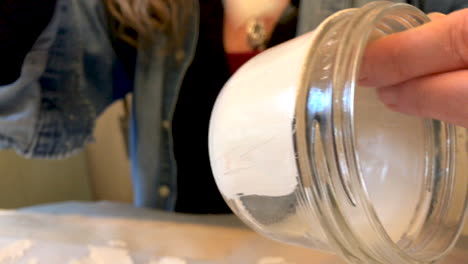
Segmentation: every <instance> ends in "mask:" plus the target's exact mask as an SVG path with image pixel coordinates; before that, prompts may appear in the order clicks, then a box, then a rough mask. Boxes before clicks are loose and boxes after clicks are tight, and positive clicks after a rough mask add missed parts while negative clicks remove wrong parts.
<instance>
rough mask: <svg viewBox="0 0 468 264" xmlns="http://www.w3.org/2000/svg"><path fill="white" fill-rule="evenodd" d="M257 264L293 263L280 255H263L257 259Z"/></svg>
mask: <svg viewBox="0 0 468 264" xmlns="http://www.w3.org/2000/svg"><path fill="white" fill-rule="evenodd" d="M257 264H294V263H291V262H287V261H286V260H285V259H284V258H282V257H264V258H261V259H259V260H258V261H257Z"/></svg>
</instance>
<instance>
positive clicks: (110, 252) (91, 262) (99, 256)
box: [68, 246, 133, 264]
mask: <svg viewBox="0 0 468 264" xmlns="http://www.w3.org/2000/svg"><path fill="white" fill-rule="evenodd" d="M88 248H89V256H88V257H86V258H84V259H81V260H76V259H74V260H71V261H69V262H68V264H109V263H112V264H133V261H132V259H131V258H130V256H129V255H128V252H127V251H126V250H124V249H118V248H111V247H96V246H89V247H88Z"/></svg>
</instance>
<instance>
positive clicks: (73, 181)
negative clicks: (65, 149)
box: [0, 151, 93, 208]
mask: <svg viewBox="0 0 468 264" xmlns="http://www.w3.org/2000/svg"><path fill="white" fill-rule="evenodd" d="M0 175H1V176H0V208H17V207H23V206H29V205H36V204H42V203H52V202H60V201H68V200H85V201H87V200H92V198H93V197H92V191H91V185H90V181H89V176H88V168H87V165H86V155H85V153H84V152H82V153H80V154H78V155H75V156H73V157H71V158H69V159H65V160H28V159H25V158H23V157H20V156H18V155H16V153H14V152H13V151H0Z"/></svg>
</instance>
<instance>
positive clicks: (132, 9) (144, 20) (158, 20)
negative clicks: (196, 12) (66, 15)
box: [104, 0, 195, 47]
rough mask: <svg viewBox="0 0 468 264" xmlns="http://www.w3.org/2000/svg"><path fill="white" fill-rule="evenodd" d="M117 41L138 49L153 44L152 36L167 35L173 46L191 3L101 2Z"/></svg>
mask: <svg viewBox="0 0 468 264" xmlns="http://www.w3.org/2000/svg"><path fill="white" fill-rule="evenodd" d="M104 1H105V5H106V7H107V10H108V12H109V14H110V17H111V29H112V31H113V33H114V34H115V35H116V37H117V38H120V39H122V40H124V41H125V42H127V43H129V44H131V45H133V46H136V47H141V46H142V45H148V44H151V43H152V42H153V41H154V36H155V32H158V31H159V32H163V33H166V34H171V36H172V38H171V39H172V40H173V41H174V42H175V43H172V44H175V45H179V44H180V38H181V36H182V34H183V31H184V29H183V18H184V17H186V13H187V12H191V11H192V10H191V9H192V6H193V5H191V4H190V3H189V1H195V0H104Z"/></svg>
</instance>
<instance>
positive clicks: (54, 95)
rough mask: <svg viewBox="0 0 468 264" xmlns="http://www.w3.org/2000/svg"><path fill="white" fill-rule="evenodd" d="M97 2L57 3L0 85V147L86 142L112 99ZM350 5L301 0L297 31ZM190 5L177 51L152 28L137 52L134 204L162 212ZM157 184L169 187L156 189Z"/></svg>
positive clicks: (191, 47) (67, 146)
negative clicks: (10, 77) (14, 76)
mask: <svg viewBox="0 0 468 264" xmlns="http://www.w3.org/2000/svg"><path fill="white" fill-rule="evenodd" d="M102 2H103V1H102V0H82V1H80V0H57V6H56V11H55V14H54V17H53V19H52V21H51V23H50V24H49V25H48V27H47V28H46V29H45V30H44V32H43V33H42V34H41V36H40V37H39V38H38V40H37V41H36V43H35V45H34V46H33V48H32V49H31V51H30V52H29V53H28V55H27V56H26V59H25V61H24V63H23V68H22V73H21V77H20V78H19V79H18V80H17V81H16V82H14V83H12V84H10V85H5V86H2V87H0V147H1V148H13V149H15V150H16V151H17V152H18V153H20V154H22V155H25V156H27V157H40V158H60V157H65V156H67V155H70V154H72V153H74V152H76V151H78V150H81V149H82V148H83V147H84V145H85V144H86V143H87V142H89V141H91V140H92V132H93V129H94V125H95V120H96V118H97V117H98V116H99V114H100V113H101V112H102V111H103V110H104V109H105V108H106V107H107V106H108V105H110V104H111V103H112V101H113V98H114V95H113V92H114V90H113V76H114V71H115V65H116V62H117V57H116V54H115V52H114V50H113V48H112V44H111V39H110V31H109V28H108V25H107V17H106V14H105V9H104V6H103V3H102ZM349 2H356V3H357V4H359V5H361V4H363V3H365V2H369V0H361V1H348V0H333V1H330V0H327V1H325V0H324V1H302V2H301V6H300V12H299V13H300V17H299V25H298V27H299V32H300V33H303V32H307V31H309V30H312V29H313V28H315V26H316V25H318V23H320V22H321V21H322V20H323V19H324V18H325V17H327V16H328V15H330V14H332V13H334V12H336V11H338V10H340V9H343V8H349V7H351V6H349ZM434 2H435V1H434ZM440 2H441V1H440ZM191 3H193V5H194V6H193V8H194V10H195V12H193V13H191V14H188V15H187V16H189V17H187V18H186V19H181V21H185V25H184V26H183V27H184V28H185V30H186V31H185V34H184V39H183V41H182V43H183V45H182V46H181V47H180V49H179V50H176V51H173V52H170V53H168V52H164V50H166V44H167V43H168V42H169V41H170V39H168V38H169V37H168V36H166V35H164V34H158V33H155V42H154V45H153V46H152V47H150V48H148V49H145V50H140V51H139V52H138V57H137V66H136V72H135V80H134V82H135V83H134V87H135V88H134V96H133V100H134V102H133V111H132V121H131V131H130V143H131V144H130V154H131V159H132V177H133V184H134V192H135V203H136V205H138V206H144V207H153V208H161V209H166V210H172V209H173V208H174V206H175V199H176V195H177V193H176V189H177V186H176V183H177V180H176V175H177V171H176V169H177V166H176V163H175V159H174V155H173V150H172V137H171V134H172V133H171V123H172V116H173V113H174V108H175V104H176V100H177V95H178V91H179V88H180V86H181V82H182V79H183V78H184V75H185V72H186V70H187V68H188V66H189V65H190V63H191V60H192V57H193V55H194V52H195V46H196V43H197V36H198V12H196V11H197V10H198V1H192V2H191ZM431 3H432V2H431V1H430V0H428V1H426V7H427V10H429V11H437V10H439V11H442V12H447V11H450V9H451V8H452V9H453V8H457V6H453V5H454V3H460V4H463V5H466V3H465V2H463V3H461V1H458V2H457V1H444V3H443V4H442V3H434V4H431ZM437 4H439V5H442V6H441V7H435V6H436V5H437ZM459 7H461V6H459ZM161 187H163V188H165V189H166V190H168V191H169V192H167V191H166V192H158V191H157V190H159V189H160V188H161Z"/></svg>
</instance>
